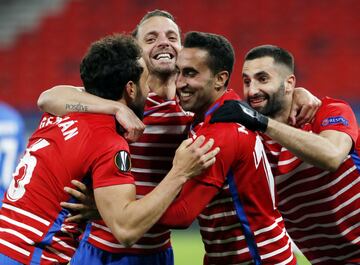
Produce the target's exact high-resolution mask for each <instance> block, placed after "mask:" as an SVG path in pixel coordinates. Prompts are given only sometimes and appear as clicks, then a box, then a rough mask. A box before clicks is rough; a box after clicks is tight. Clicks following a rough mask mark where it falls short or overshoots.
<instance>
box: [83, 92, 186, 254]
mask: <svg viewBox="0 0 360 265" xmlns="http://www.w3.org/2000/svg"><path fill="white" fill-rule="evenodd" d="M191 121H192V115H190V114H189V113H185V112H184V111H183V110H182V109H181V107H180V105H179V103H178V102H177V101H176V100H175V99H174V100H163V99H162V98H160V97H159V96H157V95H156V94H155V93H150V94H149V97H148V99H147V102H146V107H145V112H144V120H143V122H144V124H145V125H146V128H145V131H144V134H143V135H142V136H141V137H140V139H139V140H138V141H137V142H136V143H133V144H131V145H130V151H131V161H132V169H131V172H132V173H133V175H134V177H135V184H136V196H137V198H141V197H143V196H144V195H146V194H147V193H149V192H150V191H152V190H153V189H154V188H155V187H156V185H157V184H158V183H159V182H160V181H161V180H162V179H163V178H164V177H165V175H166V174H167V173H168V171H169V170H170V169H171V167H172V160H173V157H174V154H175V150H176V149H177V147H178V146H179V145H180V143H181V142H182V140H184V139H186V137H187V131H188V125H189V124H190V122H191ZM84 239H85V240H88V242H90V243H91V244H93V245H94V246H96V247H98V248H101V249H104V250H106V251H109V252H113V253H130V254H150V253H156V252H159V251H162V250H165V249H167V248H169V247H170V245H171V244H170V230H168V229H165V228H164V227H160V226H156V225H155V226H153V228H151V229H150V230H149V231H148V232H147V233H146V234H145V235H144V237H142V238H141V239H140V240H139V241H138V242H137V243H136V244H135V245H133V246H132V247H130V248H124V247H123V246H122V245H121V244H119V243H118V242H117V240H116V239H115V238H114V237H113V236H112V234H111V232H110V230H109V229H108V228H107V227H106V226H105V224H104V223H103V222H93V223H92V227H91V228H90V227H88V229H87V233H85V235H84Z"/></svg>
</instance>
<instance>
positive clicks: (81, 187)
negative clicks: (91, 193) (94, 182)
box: [71, 179, 88, 193]
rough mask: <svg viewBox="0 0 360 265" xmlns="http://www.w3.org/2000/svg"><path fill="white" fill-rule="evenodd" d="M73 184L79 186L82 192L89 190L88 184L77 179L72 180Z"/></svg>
mask: <svg viewBox="0 0 360 265" xmlns="http://www.w3.org/2000/svg"><path fill="white" fill-rule="evenodd" d="M71 184H73V185H74V186H75V187H76V188H78V189H79V190H80V191H81V192H82V193H87V192H88V190H87V187H86V185H85V184H84V183H82V182H80V181H78V180H76V179H73V180H71Z"/></svg>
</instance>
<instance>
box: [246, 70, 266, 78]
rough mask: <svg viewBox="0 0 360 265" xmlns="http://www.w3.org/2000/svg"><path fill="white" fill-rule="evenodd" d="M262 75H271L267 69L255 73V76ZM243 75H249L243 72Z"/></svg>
mask: <svg viewBox="0 0 360 265" xmlns="http://www.w3.org/2000/svg"><path fill="white" fill-rule="evenodd" d="M262 75H266V76H270V75H269V73H268V72H266V71H260V72H257V73H255V75H254V76H255V77H259V76H262ZM242 76H243V77H248V76H249V75H247V74H245V73H243V74H242Z"/></svg>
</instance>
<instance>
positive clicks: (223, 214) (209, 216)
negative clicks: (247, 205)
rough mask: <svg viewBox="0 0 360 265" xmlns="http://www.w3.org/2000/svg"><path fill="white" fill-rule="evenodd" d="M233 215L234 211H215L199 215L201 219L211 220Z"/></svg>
mask: <svg viewBox="0 0 360 265" xmlns="http://www.w3.org/2000/svg"><path fill="white" fill-rule="evenodd" d="M234 215H236V211H230V212H222V213H216V214H212V215H203V214H200V215H199V217H201V218H202V219H205V220H212V219H215V218H222V217H226V216H234Z"/></svg>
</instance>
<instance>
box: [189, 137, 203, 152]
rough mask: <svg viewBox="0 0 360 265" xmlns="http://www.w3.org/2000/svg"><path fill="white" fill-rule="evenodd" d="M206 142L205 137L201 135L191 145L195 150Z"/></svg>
mask: <svg viewBox="0 0 360 265" xmlns="http://www.w3.org/2000/svg"><path fill="white" fill-rule="evenodd" d="M204 142H205V136H204V135H200V136H198V137H197V138H196V139H195V140H194V142H193V143H192V144H191V147H192V148H193V149H194V150H195V149H197V148H199V147H200V146H202V145H203V144H204Z"/></svg>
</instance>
